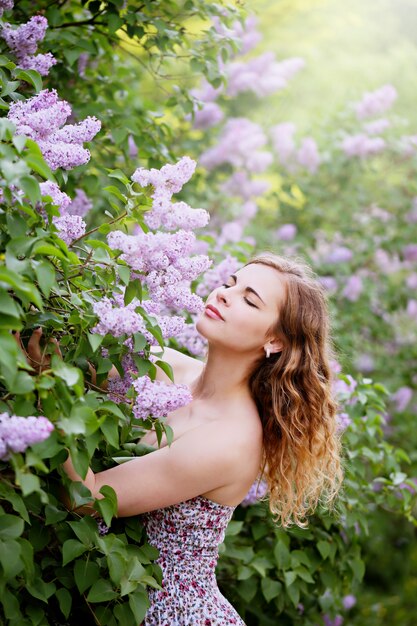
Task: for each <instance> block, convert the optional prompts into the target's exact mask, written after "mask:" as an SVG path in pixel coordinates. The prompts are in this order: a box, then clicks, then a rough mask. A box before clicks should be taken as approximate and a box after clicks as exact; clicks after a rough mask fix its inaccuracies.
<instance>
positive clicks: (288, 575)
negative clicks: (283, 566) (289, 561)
mask: <svg viewBox="0 0 417 626" xmlns="http://www.w3.org/2000/svg"><path fill="white" fill-rule="evenodd" d="M296 578H297V574H296V573H295V572H293V571H292V570H288V572H284V580H285V585H286V586H287V589H288V587H290V586H291V585H292V584H293V582H294V581H295V579H296Z"/></svg>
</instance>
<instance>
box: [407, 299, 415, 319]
mask: <svg viewBox="0 0 417 626" xmlns="http://www.w3.org/2000/svg"><path fill="white" fill-rule="evenodd" d="M406 314H407V315H408V317H410V318H411V319H412V320H415V321H417V300H414V298H411V299H410V300H408V301H407V308H406Z"/></svg>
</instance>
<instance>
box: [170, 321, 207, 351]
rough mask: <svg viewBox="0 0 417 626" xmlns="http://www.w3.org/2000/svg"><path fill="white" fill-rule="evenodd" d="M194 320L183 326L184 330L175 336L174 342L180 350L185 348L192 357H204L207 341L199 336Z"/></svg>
mask: <svg viewBox="0 0 417 626" xmlns="http://www.w3.org/2000/svg"><path fill="white" fill-rule="evenodd" d="M195 322H196V319H195V318H194V319H193V322H192V323H190V324H185V326H184V330H183V331H182V332H180V333H178V334H177V335H175V341H176V342H177V343H178V345H179V346H181V347H182V348H186V350H188V352H189V353H190V354H192V355H193V356H202V357H204V356H205V355H206V353H207V345H208V343H207V340H206V339H205V337H203V336H202V335H200V333H199V332H198V330H197V328H196V326H195Z"/></svg>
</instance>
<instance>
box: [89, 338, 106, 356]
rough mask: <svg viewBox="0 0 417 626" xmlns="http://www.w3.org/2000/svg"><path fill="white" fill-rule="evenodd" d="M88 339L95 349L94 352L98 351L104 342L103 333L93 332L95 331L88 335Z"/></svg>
mask: <svg viewBox="0 0 417 626" xmlns="http://www.w3.org/2000/svg"><path fill="white" fill-rule="evenodd" d="M87 339H88V341H89V344H90V346H91V349H92V350H93V352H96V351H97V350H98V349H99V347H100V346H101V344H102V343H103V339H104V337H103V335H97V334H93V333H88V335H87Z"/></svg>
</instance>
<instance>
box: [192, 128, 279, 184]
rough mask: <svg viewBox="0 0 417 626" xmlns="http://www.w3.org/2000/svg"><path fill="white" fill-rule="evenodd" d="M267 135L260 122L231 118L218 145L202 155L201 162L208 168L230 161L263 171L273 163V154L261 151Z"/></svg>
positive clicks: (239, 165)
mask: <svg viewBox="0 0 417 626" xmlns="http://www.w3.org/2000/svg"><path fill="white" fill-rule="evenodd" d="M266 141H267V140H266V136H265V133H264V132H263V130H262V128H261V127H260V126H259V124H255V123H254V122H251V121H250V120H248V119H246V118H243V117H235V118H230V119H229V120H228V121H227V123H226V125H225V126H224V128H223V131H222V133H221V135H220V137H219V141H218V143H217V145H215V146H214V147H212V148H209V149H208V150H206V151H205V152H203V154H202V155H201V157H200V163H201V165H203V167H206V168H207V169H208V170H211V169H214V168H215V167H217V166H219V165H221V164H223V163H230V165H233V166H234V167H239V168H240V167H243V168H246V169H248V170H249V171H254V172H262V171H264V169H265V168H266V167H268V165H269V164H270V163H271V160H272V155H270V154H269V153H268V152H259V148H261V147H262V146H264V145H265V144H266Z"/></svg>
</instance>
